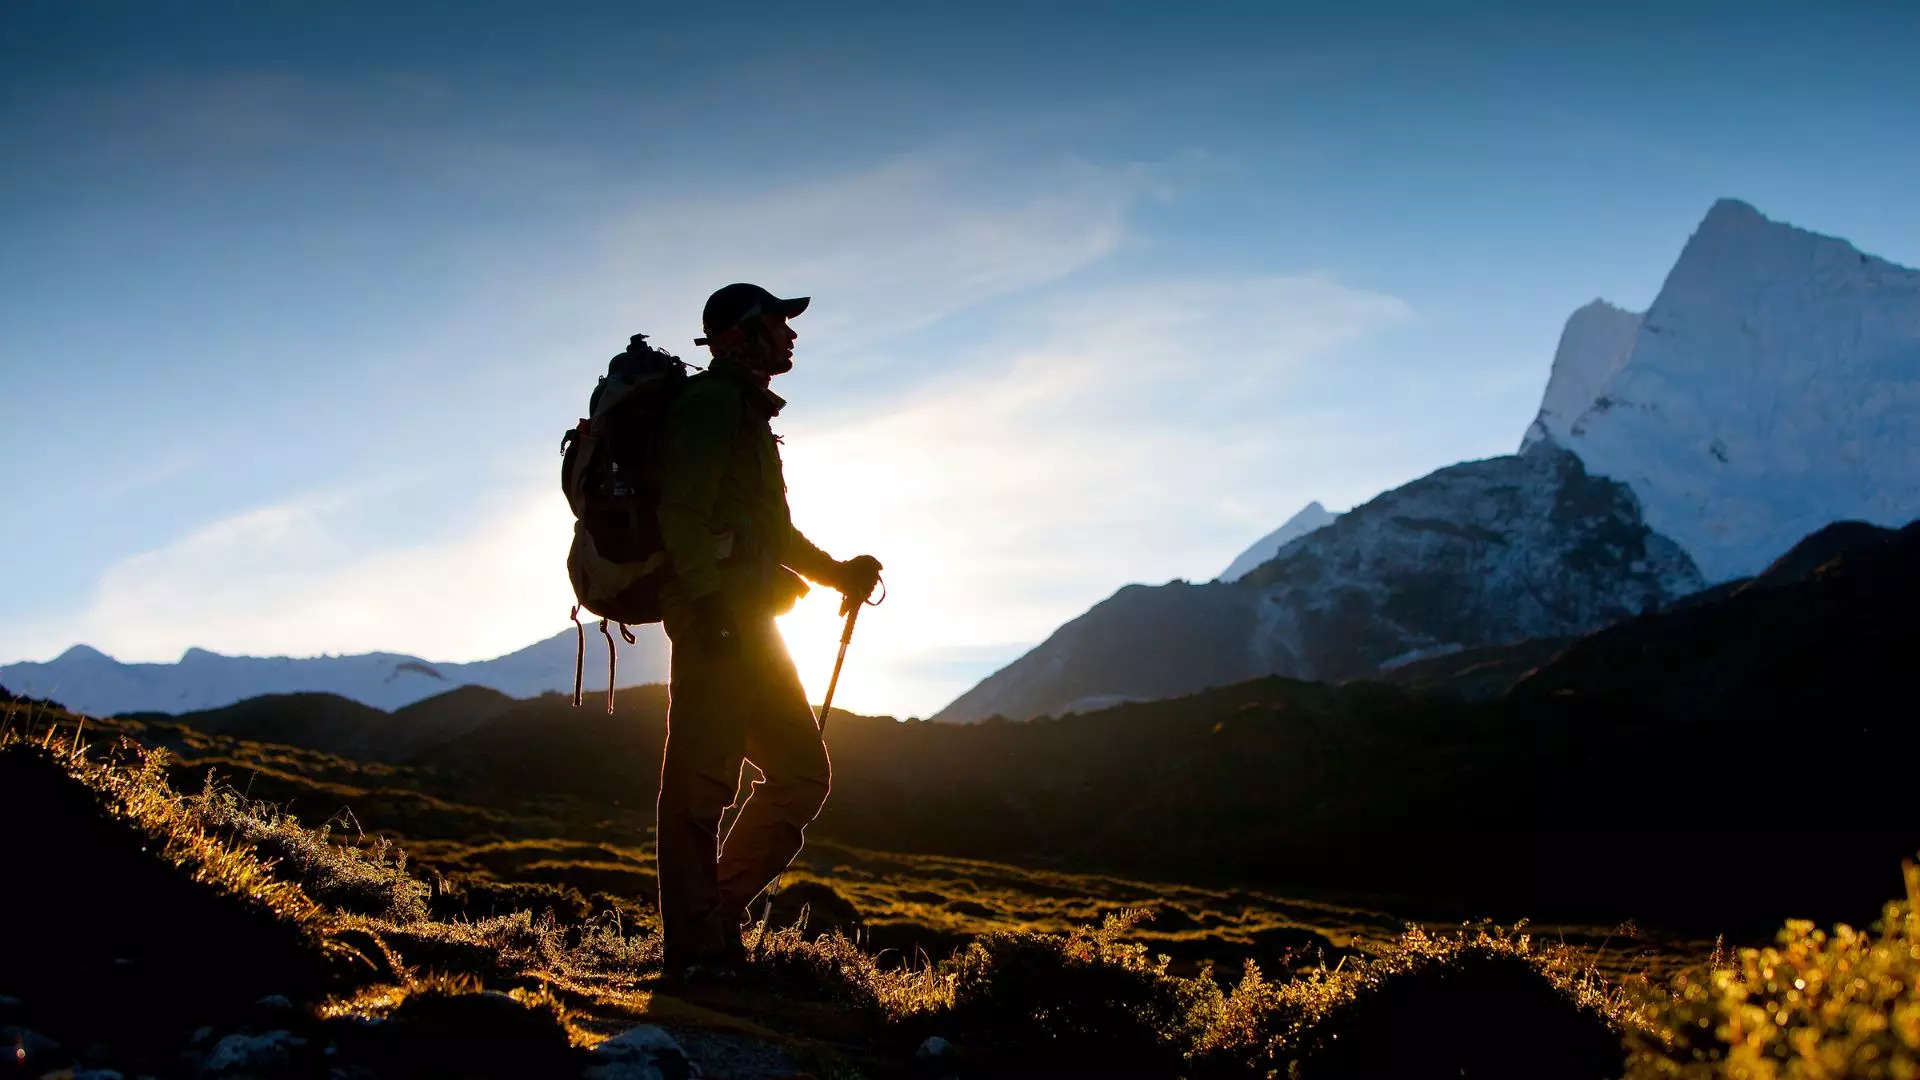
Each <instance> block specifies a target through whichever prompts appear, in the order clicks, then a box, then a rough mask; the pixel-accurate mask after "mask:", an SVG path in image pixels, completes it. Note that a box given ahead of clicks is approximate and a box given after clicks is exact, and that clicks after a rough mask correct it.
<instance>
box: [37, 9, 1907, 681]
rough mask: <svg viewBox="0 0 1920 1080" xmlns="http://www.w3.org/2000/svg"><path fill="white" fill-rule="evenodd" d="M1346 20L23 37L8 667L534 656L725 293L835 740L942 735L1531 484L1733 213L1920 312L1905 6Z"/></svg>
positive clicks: (639, 18)
mask: <svg viewBox="0 0 1920 1080" xmlns="http://www.w3.org/2000/svg"><path fill="white" fill-rule="evenodd" d="M1355 6H1356V5H1325V6H1321V7H1317V8H1309V7H1300V6H1286V5H1275V4H1258V5H1253V4H1249V5H1216V4H1189V5H1140V6H1129V5H1118V4H1109V5H1097V6H1096V5H1069V4H1055V5H1018V6H1002V5H967V6H964V7H963V6H961V5H943V6H936V5H929V4H884V5H883V4H875V5H845V6H834V7H825V6H823V7H820V8H818V9H816V10H813V11H809V12H807V13H805V15H804V16H802V15H799V14H796V11H795V9H793V8H790V7H782V8H766V9H759V10H755V9H751V8H745V7H742V8H738V9H735V10H731V11H729V13H728V14H727V15H726V16H725V17H724V18H721V19H710V18H707V17H705V16H697V15H691V14H685V13H681V12H679V11H677V10H673V9H665V8H656V7H653V6H649V5H633V4H608V5H600V6H595V5H552V4H542V5H537V6H535V5H433V6H431V7H428V6H419V7H417V8H413V9H410V10H411V11H412V12H413V13H408V14H394V13H392V12H389V11H388V10H387V7H388V5H364V6H355V5H347V4H329V5H318V4H310V5H309V4H292V3H281V4H259V3H248V4H235V5H217V4H197V5H191V6H188V5H150V4H128V5H113V4H85V5H80V4H65V3H47V4H39V3H15V4H10V5H8V6H7V7H6V8H5V10H4V12H3V13H0V228H4V235H5V236H6V237H7V241H6V243H5V245H4V246H0V326H4V327H5V333H4V334H0V370H3V371H4V373H5V374H4V384H0V385H3V386H4V393H0V446H3V447H4V455H0V485H4V490H5V491H6V493H7V498H6V505H7V507H8V513H7V522H8V525H9V527H8V528H7V530H6V534H5V535H6V539H5V541H4V544H5V550H4V566H5V567H6V571H5V573H6V581H5V588H4V589H0V662H9V661H13V660H20V659H44V658H47V657H50V656H52V655H54V654H56V653H58V652H60V651H61V650H62V649H64V648H65V647H66V646H68V645H70V644H72V643H74V642H76V641H86V642H89V643H91V644H94V645H96V646H98V647H100V648H102V649H105V650H106V651H108V652H110V653H112V654H114V655H116V656H119V657H121V658H122V659H128V660H168V659H173V658H175V657H177V656H178V654H179V653H180V651H181V650H183V649H184V648H186V647H187V646H188V645H201V646H205V647H209V648H213V649H216V650H218V651H222V652H247V653H254V654H291V655H312V654H316V653H322V652H358V651H365V650H369V649H376V648H379V649H392V650H396V651H405V652H412V653H416V654H419V655H424V656H426V657H429V658H431V659H444V660H462V659H474V658H480V657H485V656H490V655H497V654H499V653H501V652H506V651H509V650H511V649H513V648H516V647H518V646H520V645H523V644H526V643H528V642H530V641H532V640H534V639H536V638H539V637H543V636H545V635H547V634H550V633H552V632H554V631H555V630H557V629H558V628H559V626H560V624H561V623H563V622H564V616H565V610H566V607H567V604H568V602H569V596H568V594H567V588H566V585H565V580H564V576H563V574H562V572H561V570H560V559H561V555H562V553H563V551H564V545H565V538H566V535H567V530H568V528H569V527H570V519H568V517H567V515H566V511H565V509H564V504H563V502H562V501H561V499H560V496H559V494H558V492H557V490H555V483H554V481H555V477H554V474H555V473H556V471H557V469H556V466H557V458H556V456H555V448H556V445H557V439H558V436H559V433H560V431H561V430H562V429H564V428H565V427H566V426H568V425H569V424H570V423H571V421H572V419H573V418H574V417H575V416H577V415H578V412H579V410H580V409H581V408H582V407H583V405H584V398H585V393H586V391H587V390H588V389H589V388H590V386H591V384H592V381H593V378H594V376H595V375H596V374H597V373H598V372H599V371H600V370H603V368H604V363H605V360H606V358H607V357H608V356H610V355H611V354H612V353H614V352H616V351H618V349H619V347H620V346H621V344H622V343H624V341H625V339H626V337H627V335H629V334H631V333H633V332H635V331H639V330H644V331H647V332H650V333H652V334H654V335H655V336H656V337H657V339H658V340H659V341H661V342H662V343H664V344H666V345H667V346H668V347H669V348H671V349H673V350H674V351H676V352H679V353H680V354H681V355H683V356H686V357H688V358H689V359H696V360H697V359H699V356H698V355H697V353H698V352H699V350H695V349H694V348H693V346H692V345H691V338H692V337H693V336H694V335H695V334H696V333H697V328H696V323H697V317H698V310H699V304H700V301H701V300H702V299H703V298H704V296H705V294H706V293H707V292H708V291H710V290H711V289H712V288H714V287H716V286H718V285H720V284H724V283H725V282H728V281H734V280H750V281H759V282H762V283H764V284H766V285H768V286H770V287H772V288H773V289H775V290H776V291H779V292H782V293H786V294H810V295H812V296H813V297H814V298H815V299H814V305H813V308H812V309H811V310H810V311H809V312H808V313H807V315H806V316H804V317H803V318H802V319H801V320H799V321H798V322H797V323H796V329H797V330H799V332H800V335H801V337H800V342H799V352H798V357H797V360H798V367H797V369H796V370H795V372H794V373H793V374H791V375H789V376H786V377H784V378H783V379H782V380H781V381H780V383H779V384H778V387H777V388H778V389H779V390H780V391H781V392H782V393H783V394H784V395H786V396H787V397H788V398H789V399H790V400H791V401H792V402H793V405H792V407H791V408H790V410H789V412H788V414H787V415H786V416H785V417H783V418H782V420H781V424H780V430H781V431H782V433H783V434H784V435H785V436H786V437H787V449H786V454H787V460H788V473H789V482H790V485H791V488H792V502H793V505H794V510H795V515H796V519H797V520H798V521H799V523H800V524H801V525H802V527H803V528H805V529H807V531H808V532H809V533H810V534H811V535H813V536H814V538H815V539H816V540H818V541H820V542H821V543H822V544H823V545H825V546H827V547H828V548H829V550H831V551H834V552H835V553H836V554H839V555H842V556H846V555H851V554H854V553H857V552H859V551H862V550H872V551H873V552H874V553H875V554H877V555H879V556H880V558H882V559H883V560H885V561H886V562H887V564H888V575H887V576H888V580H889V583H890V585H891V586H892V588H893V597H892V599H891V600H890V601H889V603H888V605H887V606H886V607H885V608H882V609H880V610H879V611H877V612H874V613H872V614H871V615H870V616H869V617H867V618H865V619H863V620H862V627H863V631H862V635H863V636H862V639H861V641H860V642H859V643H858V644H857V645H856V650H857V655H856V659H855V661H854V663H855V664H856V665H858V664H862V663H864V664H865V665H866V667H865V668H864V670H863V669H861V668H860V667H858V666H856V667H854V668H851V669H850V671H849V676H848V678H847V679H846V680H845V682H844V689H843V694H844V695H845V697H844V700H845V702H846V704H847V705H848V706H850V707H853V708H859V709H869V710H874V711H891V712H895V713H898V714H908V713H918V714H924V713H927V712H930V711H932V710H934V709H936V708H938V707H939V706H940V705H941V704H943V703H944V702H945V701H946V700H948V699H949V698H951V697H952V696H953V695H954V694H956V693H958V692H959V691H960V690H963V689H965V687H966V686H967V685H969V684H970V683H971V682H972V681H973V680H974V679H976V678H978V677H979V676H981V675H983V674H985V673H987V672H988V671H991V670H992V669H993V668H994V667H996V666H998V665H999V664H1001V663H1004V662H1006V661H1007V660H1010V659H1012V658H1013V657H1014V656H1015V655H1017V654H1018V653H1019V652H1020V651H1021V650H1022V649H1023V648H1024V647H1025V646H1027V645H1030V644H1031V643H1033V642H1035V641H1037V640H1039V639H1040V638H1042V637H1044V636H1045V634H1046V633H1047V632H1048V631H1050V630H1051V629H1052V628H1053V627H1054V626H1056V625H1058V624H1059V623H1060V622H1062V621H1064V620H1066V619H1068V618H1071V617H1072V616H1074V615H1076V614H1078V613H1079V612H1081V611H1083V610H1084V609H1085V608H1086V607H1088V606H1089V605H1091V604H1092V603H1094V602H1096V601H1098V600H1100V599H1101V598H1103V597H1105V596H1106V595H1108V594H1109V593H1111V592H1112V591H1113V590H1114V589H1115V588H1117V587H1118V586H1120V585H1122V584H1124V583H1126V582H1129V581H1148V582H1159V581H1165V580H1168V579H1171V578H1176V577H1184V578H1190V579H1205V578H1208V577H1210V576H1212V575H1213V574H1214V573H1216V572H1218V571H1219V570H1220V569H1221V568H1222V567H1224V566H1225V565H1226V564H1227V563H1228V561H1229V560H1231V559H1232V557H1233V556H1234V555H1235V554H1237V553H1238V552H1239V551H1240V550H1241V549H1242V548H1243V547H1245V546H1246V545H1247V544H1248V543H1250V542H1252V541H1253V540H1254V539H1256V538H1258V537H1259V536H1260V535H1262V534H1263V533H1265V532H1267V531H1268V530H1270V529H1271V528H1272V527H1273V526H1275V525H1277V524H1278V523H1279V522H1280V521H1282V520H1284V519H1285V518H1286V517H1288V516H1290V515H1291V514H1292V513H1293V512H1294V511H1295V510H1297V509H1298V508H1299V507H1300V506H1301V505H1302V504H1304V503H1305V502H1307V501H1308V500H1309V499H1315V498H1317V499H1320V500H1322V501H1323V502H1325V503H1326V504H1327V505H1328V506H1329V507H1331V508H1334V509H1344V508H1345V507H1347V506H1350V505H1352V504H1354V503H1356V502H1360V501H1364V500H1365V499H1367V498H1369V497H1371V496H1372V495H1374V494H1376V493H1378V492H1379V491H1381V490H1383V489H1385V488H1388V487H1391V486H1394V485H1396V484H1399V483H1403V482H1405V481H1407V480H1409V479H1412V478H1414V477H1416V476H1418V475H1420V474H1422V473H1425V472H1427V471H1429V470H1431V469H1433V468H1437V467H1439V466H1442V465H1445V464H1448V463H1451V462H1454V461H1457V460H1461V459H1465V458H1473V457H1484V456H1488V455H1492V454H1498V453H1506V452H1510V451H1511V450H1512V449H1513V447H1514V446H1515V445H1517V443H1518V441H1519V438H1520V435H1521V433H1522V431H1523V430H1524V429H1525V427H1526V424H1527V422H1528V420H1529V419H1530V418H1531V416H1532V413H1533V410H1534V409H1535V408H1536V407H1537V405H1538V401H1539V395H1540V392H1541V390H1542V388H1543V386H1544V383H1545V379H1546V374H1547V369H1548V364H1549V361H1550V359H1551V356H1552V351H1553V347H1554V343H1555V340H1556V338H1557V335H1558V333H1559V329H1560V324H1561V322H1562V321H1563V320H1564V319H1565V317H1566V316H1567V314H1568V313H1570V312H1571V311H1572V310H1573V309H1574V308H1575V307H1577V306H1578V305H1580V304H1582V303H1584V302H1586V301H1588V300H1591V299H1593V298H1594V297H1596V296H1603V297H1606V298H1607V299H1609V300H1612V301H1614V302H1616V303H1619V304H1622V305H1626V306H1629V307H1633V308H1636V309H1638V308H1642V307H1644V306H1645V305H1646V304H1647V303H1648V302H1649V301H1650V300H1651V299H1652V297H1653V295H1654V293H1655V292H1656V291H1657V290H1658V288H1659V285H1660V281H1661V278H1662V276H1663V275H1664V273H1665V271H1666V269H1667V268H1668V266H1669V265H1670V264H1671V262H1672V260H1673V258H1674V256H1675V255H1676V254H1677V253H1678V251H1679V249H1680V246H1681V244H1682V243H1683V242H1684V241H1685V239H1686V236H1687V234H1688V233H1689V232H1690V231H1691V229H1692V228H1693V226H1694V225H1695V224H1696V223H1697V221H1698V220H1699V218H1700V217H1701V215H1703V214H1704V213H1705V211H1706V209H1707V207H1708V206H1709V205H1710V204H1711V203H1712V201H1713V200H1714V199H1715V198H1718V197H1720V196H1723V195H1731V196H1736V197H1740V198H1743V199H1746V200H1747V201H1749V202H1752V203H1753V204H1755V205H1756V206H1758V207H1759V208H1760V210H1761V211H1762V212H1764V213H1766V214H1768V215H1769V216H1771V217H1774V218H1776V219H1782V220H1786V221H1790V222H1793V223H1795V224H1798V225H1801V226H1804V227H1808V228H1812V229H1815V230H1817V231H1820V232H1825V233H1830V234H1835V235H1840V236H1844V237H1846V238H1848V239H1850V240H1852V241H1853V242H1855V243H1856V244H1858V245H1859V246H1860V247H1861V248H1863V249H1864V250H1867V251H1871V252H1874V253H1876V254H1880V255H1884V256H1886V257H1888V258H1891V259H1894V260H1895V261H1897V262H1902V263H1905V264H1907V265H1916V264H1920V214H1916V212H1915V210H1914V200H1913V197H1912V191H1913V186H1914V178H1915V177H1916V176H1920V140H1916V139H1914V138H1913V137H1912V132H1913V131H1915V130H1920V74H1916V70H1915V69H1916V65H1914V64H1913V63H1912V56H1913V55H1914V54H1915V52H1916V50H1920V16H1917V15H1916V14H1915V13H1914V12H1915V9H1914V8H1912V7H1911V6H1906V5H1899V6H1896V5H1890V4H1889V5H1875V6H1856V7H1851V8H1849V7H1846V6H1844V5H1820V6H1819V7H1818V8H1817V9H1815V8H1814V7H1812V6H1806V7H1803V8H1789V7H1784V6H1780V7H1774V6H1767V5H1752V4H1748V5H1740V6H1732V5H1726V6H1717V7H1699V6H1695V7H1687V6H1685V5H1680V6H1673V5H1657V6H1656V5H1614V6H1610V7H1607V8H1604V9H1602V8H1598V7H1590V8H1586V9H1581V10H1579V11H1578V12H1577V13H1570V12H1568V11H1551V10H1545V9H1542V8H1540V7H1539V6H1526V7H1520V6H1504V5H1478V6H1476V5H1449V6H1447V11H1446V13H1445V14H1440V13H1439V8H1440V7H1441V6H1440V5H1410V4H1407V5H1376V6H1372V7H1369V8H1367V9H1366V10H1365V11H1362V12H1360V13H1357V14H1356V13H1352V12H1350V11H1348V9H1349V8H1352V7H1355ZM785 629H786V630H787V632H788V636H789V639H790V641H792V642H793V644H794V647H795V649H796V653H797V656H798V659H799V660H800V661H801V664H802V668H803V671H807V672H809V674H808V676H807V677H808V678H809V679H813V678H818V679H819V680H820V681H821V682H824V678H825V674H826V672H825V667H826V664H827V663H828V662H830V658H831V646H832V642H833V638H834V637H835V631H836V627H835V620H834V618H833V616H832V612H831V606H830V603H829V602H828V601H827V600H825V599H824V598H819V599H818V602H817V603H816V602H815V601H814V600H809V601H808V602H807V603H806V604H803V606H802V608H801V609H800V610H799V611H797V612H796V613H795V614H794V615H792V616H790V617H789V618H788V619H787V621H786V624H785ZM815 667H818V668H820V669H821V670H820V671H819V673H818V675H817V676H815V675H814V674H812V673H811V672H812V669H813V668H815ZM817 689H818V688H816V690H817Z"/></svg>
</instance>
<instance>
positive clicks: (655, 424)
mask: <svg viewBox="0 0 1920 1080" xmlns="http://www.w3.org/2000/svg"><path fill="white" fill-rule="evenodd" d="M687 367H688V365H687V364H685V363H684V362H682V361H681V360H680V358H679V357H677V356H672V355H670V354H668V353H666V352H663V351H661V350H659V349H656V348H654V347H653V346H651V345H648V344H647V335H645V334H635V335H633V340H632V343H631V344H629V345H628V346H627V351H625V352H623V353H621V354H620V355H618V356H616V357H614V358H613V359H612V360H611V361H609V362H608V364H607V373H606V374H605V375H603V376H601V378H600V381H599V382H598V383H597V384H595V386H594V388H593V394H592V396H591V397H589V398H588V400H587V415H586V417H585V418H583V419H582V420H581V421H580V422H579V423H578V424H576V425H575V426H574V427H573V428H572V429H570V430H569V431H568V432H567V433H566V434H565V435H563V436H561V439H560V490H561V492H562V493H563V494H564V495H566V497H567V506H568V507H569V508H570V509H572V511H573V518H574V523H573V545H572V547H570V548H569V549H568V551H567V577H568V579H569V580H570V581H571V582H572V583H573V595H574V599H575V600H576V601H577V603H576V604H575V605H574V607H573V610H572V612H571V613H570V618H571V619H572V620H573V624H574V630H575V634H576V636H577V639H578V640H577V650H576V653H575V657H574V665H573V703H574V705H576V706H577V705H579V704H580V681H581V674H582V668H583V666H584V663H585V658H586V631H585V629H584V628H583V627H582V626H581V625H580V609H581V608H585V609H587V611H589V612H591V613H592V614H595V615H598V616H600V633H601V635H602V636H604V637H605V638H606V639H607V712H609V713H611V712H613V682H614V665H615V659H614V653H615V650H614V644H613V635H612V634H611V633H610V632H609V631H608V629H607V623H608V621H609V620H611V621H613V622H615V623H618V624H619V626H620V635H621V637H623V638H625V639H626V641H627V643H628V644H632V643H633V641H634V636H633V632H632V631H631V630H629V629H627V628H628V627H629V626H633V625H638V624H642V623H650V622H659V621H660V586H661V585H662V584H663V583H665V582H666V581H667V579H668V578H669V576H670V575H671V571H672V565H671V562H670V561H669V559H668V558H667V552H666V547H665V545H664V544H663V543H662V541H661V539H660V523H659V520H658V518H657V517H656V510H657V508H658V506H659V502H660V475H659V467H658V465H659V458H660V451H661V446H660V439H661V435H662V431H663V428H664V422H665V418H666V413H667V409H668V407H669V406H671V405H672V404H673V401H674V399H675V398H677V397H678V396H679V394H680V391H681V390H682V389H684V388H685V387H686V385H687Z"/></svg>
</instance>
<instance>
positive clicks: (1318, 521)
mask: <svg viewBox="0 0 1920 1080" xmlns="http://www.w3.org/2000/svg"><path fill="white" fill-rule="evenodd" d="M1339 516H1340V515H1338V514H1333V513H1329V512H1328V511H1327V508H1326V507H1324V506H1321V505H1320V500H1319V499H1315V500H1313V501H1312V502H1310V503H1308V504H1307V505H1305V506H1303V507H1301V508H1300V510H1299V512H1298V513H1296V514H1294V515H1293V516H1292V517H1290V518H1288V519H1287V520H1286V521H1285V522H1284V523H1283V524H1281V526H1280V527H1279V528H1277V529H1275V530H1273V531H1272V532H1270V533H1268V534H1267V535H1265V536H1263V537H1261V538H1260V539H1258V540H1256V541H1254V543H1253V546H1252V547H1250V548H1248V549H1247V550H1245V551H1243V552H1241V553H1240V555H1239V556H1238V557H1237V558H1235V559H1234V560H1233V562H1232V564H1231V565H1229V566H1228V567H1227V568H1226V569H1225V570H1222V571H1220V580H1221V581H1237V580H1239V579H1240V578H1242V577H1244V576H1246V574H1247V572H1248V571H1250V570H1252V569H1253V568H1254V567H1256V566H1259V565H1260V564H1261V563H1263V562H1266V561H1267V560H1268V559H1271V558H1273V557H1274V556H1275V555H1278V554H1279V553H1280V549H1281V548H1283V547H1286V546H1287V545H1288V544H1290V543H1292V542H1293V541H1295V540H1297V539H1299V538H1300V537H1302V536H1305V535H1306V534H1308V533H1310V532H1312V531H1314V530H1315V529H1318V528H1320V527H1321V526H1322V525H1328V524H1331V523H1332V522H1333V519H1334V518H1336V517H1339Z"/></svg>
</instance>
